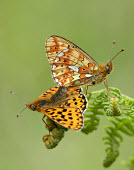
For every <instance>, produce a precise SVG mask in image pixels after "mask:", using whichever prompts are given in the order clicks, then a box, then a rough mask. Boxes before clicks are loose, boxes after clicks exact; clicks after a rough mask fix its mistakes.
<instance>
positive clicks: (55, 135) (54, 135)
mask: <svg viewBox="0 0 134 170" xmlns="http://www.w3.org/2000/svg"><path fill="white" fill-rule="evenodd" d="M46 129H48V130H49V135H44V136H43V138H42V139H43V142H44V143H45V146H46V148H47V149H53V148H55V147H56V146H57V145H58V143H59V142H60V141H61V140H62V138H63V137H64V132H65V131H67V130H68V129H66V128H64V127H62V126H60V125H58V124H56V123H55V122H54V121H52V120H51V119H50V118H48V117H47V119H46ZM50 132H51V135H50Z"/></svg>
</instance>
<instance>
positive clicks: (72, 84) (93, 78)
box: [26, 36, 124, 130]
mask: <svg viewBox="0 0 134 170" xmlns="http://www.w3.org/2000/svg"><path fill="white" fill-rule="evenodd" d="M121 51H124V49H122V50H121ZM121 51H120V52H121ZM46 52H47V55H48V59H49V61H50V65H51V66H52V76H53V79H54V81H55V82H56V83H57V84H58V86H55V87H53V88H51V89H50V90H47V91H46V92H45V93H44V94H42V95H41V96H39V97H38V98H37V100H36V101H34V102H31V103H29V104H27V105H26V106H27V107H28V108H29V109H31V110H37V111H39V112H42V113H43V114H44V115H46V116H48V117H49V118H51V119H52V120H54V121H55V122H56V123H58V124H60V125H62V126H64V127H66V128H70V129H73V130H80V129H81V128H82V126H83V113H84V111H85V110H86V108H87V100H86V97H85V95H83V94H81V93H80V92H81V89H80V88H79V86H82V85H86V86H87V87H88V86H93V85H95V84H99V83H101V82H103V81H104V80H106V77H107V75H108V74H110V73H111V71H112V69H113V63H112V62H111V61H112V60H113V59H112V60H111V61H110V62H108V63H106V64H103V65H99V64H98V63H97V62H96V61H95V60H94V59H93V58H92V57H91V56H89V55H88V54H87V53H85V52H84V51H83V50H82V49H80V48H79V47H78V46H76V45H75V44H73V43H72V42H70V41H68V40H66V39H64V38H62V37H59V36H50V37H49V38H48V39H47V41H46ZM120 52H119V53H120ZM119 53H118V54H119ZM118 54H117V55H118ZM117 55H116V56H117ZM116 56H115V57H116ZM115 57H114V58H115ZM107 88H108V86H107ZM43 118H44V117H43Z"/></svg>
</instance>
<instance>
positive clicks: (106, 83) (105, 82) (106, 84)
mask: <svg viewBox="0 0 134 170" xmlns="http://www.w3.org/2000/svg"><path fill="white" fill-rule="evenodd" d="M104 85H105V87H106V89H107V92H108V94H109V95H110V97H112V96H111V94H110V92H109V89H108V82H107V78H106V81H104Z"/></svg>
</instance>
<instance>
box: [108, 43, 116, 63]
mask: <svg viewBox="0 0 134 170" xmlns="http://www.w3.org/2000/svg"><path fill="white" fill-rule="evenodd" d="M114 45H115V40H114V41H113V45H112V48H111V49H110V51H109V54H108V63H109V57H110V54H111V51H112V49H113V47H114Z"/></svg>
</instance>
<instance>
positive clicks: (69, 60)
mask: <svg viewBox="0 0 134 170" xmlns="http://www.w3.org/2000/svg"><path fill="white" fill-rule="evenodd" d="M46 52H47V55H48V59H49V61H50V64H51V66H52V76H53V78H54V81H55V82H56V83H57V84H58V85H61V86H64V85H65V86H80V85H85V84H90V83H92V82H93V80H94V75H95V74H99V73H100V71H101V69H100V67H99V65H98V64H97V62H96V61H95V60H94V59H93V58H92V57H90V56H89V55H88V54H87V53H85V52H84V51H83V50H82V49H80V48H79V47H78V46H76V45H75V44H73V43H72V42H70V41H68V40H66V39H64V38H62V37H59V36H50V37H49V38H48V39H47V41H46Z"/></svg>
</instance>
